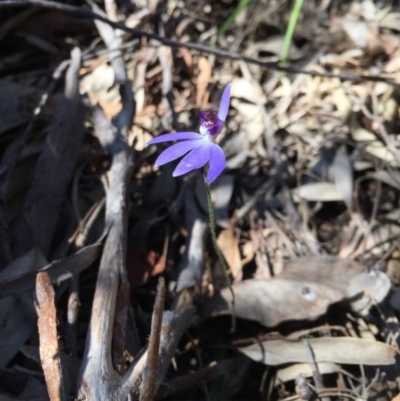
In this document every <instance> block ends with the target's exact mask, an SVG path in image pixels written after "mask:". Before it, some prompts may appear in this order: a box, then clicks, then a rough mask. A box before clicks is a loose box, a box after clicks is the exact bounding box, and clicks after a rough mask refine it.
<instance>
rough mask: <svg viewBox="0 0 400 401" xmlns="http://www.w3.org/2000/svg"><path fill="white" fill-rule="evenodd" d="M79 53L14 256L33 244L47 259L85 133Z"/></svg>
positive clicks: (68, 77)
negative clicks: (79, 81)
mask: <svg viewBox="0 0 400 401" xmlns="http://www.w3.org/2000/svg"><path fill="white" fill-rule="evenodd" d="M80 65H81V52H80V50H79V49H78V48H74V49H73V50H72V52H71V64H70V67H69V69H68V71H67V73H66V77H65V92H64V98H63V99H62V101H61V103H60V105H59V107H58V111H57V113H56V116H55V118H54V119H53V121H52V123H51V125H50V127H49V133H48V135H47V138H46V143H45V145H44V147H43V150H42V152H41V155H40V157H39V160H38V162H37V165H36V168H35V173H34V177H33V181H32V184H31V187H30V189H29V192H28V195H27V197H26V201H25V213H23V216H22V217H21V218H20V220H19V221H18V222H17V224H16V226H15V230H14V238H15V244H14V249H13V253H14V255H15V256H19V255H22V254H24V253H26V252H27V251H28V250H29V249H31V248H32V247H33V245H34V244H36V245H37V246H38V247H39V248H40V249H41V250H42V252H43V253H44V254H45V255H46V256H48V254H49V251H50V246H51V242H52V240H53V236H54V233H55V230H56V227H57V222H58V217H59V214H60V210H61V207H62V205H63V202H64V198H65V193H66V191H67V188H68V185H69V183H70V181H71V179H72V176H73V172H74V169H75V165H76V162H77V160H78V156H79V150H80V146H79V145H80V143H81V142H82V139H83V134H84V128H85V127H84V121H85V114H86V113H85V110H86V108H85V106H84V104H83V102H82V98H81V96H80V94H79V90H78V78H79V75H78V74H79V68H80Z"/></svg>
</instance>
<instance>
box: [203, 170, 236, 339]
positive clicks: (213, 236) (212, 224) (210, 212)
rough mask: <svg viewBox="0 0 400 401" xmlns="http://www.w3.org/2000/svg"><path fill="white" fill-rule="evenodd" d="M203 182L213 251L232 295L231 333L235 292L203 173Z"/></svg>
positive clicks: (209, 189)
mask: <svg viewBox="0 0 400 401" xmlns="http://www.w3.org/2000/svg"><path fill="white" fill-rule="evenodd" d="M203 178H204V184H205V185H206V193H207V205H208V215H209V217H210V231H211V239H212V243H213V245H214V249H215V252H216V253H217V256H218V260H219V263H220V264H221V266H222V270H223V271H224V276H225V280H226V285H227V286H228V288H229V291H230V292H231V295H232V302H231V305H232V323H231V333H234V332H235V330H236V313H235V293H234V292H233V288H232V283H231V280H230V278H229V275H228V267H227V266H226V263H225V259H224V256H223V255H222V252H221V249H219V246H218V244H217V235H216V233H215V218H214V207H213V204H212V199H211V188H210V185H209V183H208V181H207V177H206V175H205V174H203Z"/></svg>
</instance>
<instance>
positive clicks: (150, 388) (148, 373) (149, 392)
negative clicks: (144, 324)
mask: <svg viewBox="0 0 400 401" xmlns="http://www.w3.org/2000/svg"><path fill="white" fill-rule="evenodd" d="M164 298H165V281H164V279H163V278H160V281H159V283H158V288H157V297H156V302H155V305H154V312H153V319H152V321H151V334H150V341H149V348H148V351H147V363H146V367H145V369H144V371H143V381H142V384H141V386H140V398H139V401H153V400H154V395H155V392H156V382H157V376H158V358H159V349H160V336H161V324H162V316H163V310H164Z"/></svg>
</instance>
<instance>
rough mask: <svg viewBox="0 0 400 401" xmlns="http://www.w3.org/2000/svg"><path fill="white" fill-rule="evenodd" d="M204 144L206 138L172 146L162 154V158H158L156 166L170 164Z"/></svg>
mask: <svg viewBox="0 0 400 401" xmlns="http://www.w3.org/2000/svg"><path fill="white" fill-rule="evenodd" d="M202 143H204V138H203V139H189V140H188V141H183V142H179V143H176V144H175V145H172V146H170V147H169V148H168V149H166V150H164V152H162V153H161V154H160V156H158V158H157V160H156V162H155V163H154V165H155V166H162V165H163V164H166V163H169V162H171V161H172V160H175V159H177V158H178V157H181V156H183V155H184V154H185V153H187V152H189V150H192V149H193V148H195V147H197V146H201V144H202Z"/></svg>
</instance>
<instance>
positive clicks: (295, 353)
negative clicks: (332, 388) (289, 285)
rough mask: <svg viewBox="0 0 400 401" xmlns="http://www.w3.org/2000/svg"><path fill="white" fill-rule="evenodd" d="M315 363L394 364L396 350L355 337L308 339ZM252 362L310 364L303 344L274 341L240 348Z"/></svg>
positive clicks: (383, 344) (298, 341)
mask: <svg viewBox="0 0 400 401" xmlns="http://www.w3.org/2000/svg"><path fill="white" fill-rule="evenodd" d="M307 342H308V343H309V345H310V346H311V348H312V351H313V354H314V358H315V362H317V363H319V362H333V363H343V364H350V365H371V366H377V365H392V364H393V363H394V362H395V359H394V357H395V356H396V355H397V350H396V348H394V347H391V346H390V345H388V344H385V343H381V342H378V341H370V340H364V339H362V338H353V337H323V338H310V339H308V340H307ZM239 351H240V352H242V353H243V354H245V355H247V356H248V357H249V358H251V359H252V360H253V361H256V362H261V363H264V364H265V365H273V366H275V365H282V364H284V363H290V362H303V363H307V362H309V355H308V353H307V348H306V346H305V345H304V343H303V341H301V340H297V341H287V340H272V341H264V342H262V343H257V344H253V345H250V346H249V347H245V348H241V349H239Z"/></svg>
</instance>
